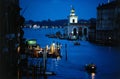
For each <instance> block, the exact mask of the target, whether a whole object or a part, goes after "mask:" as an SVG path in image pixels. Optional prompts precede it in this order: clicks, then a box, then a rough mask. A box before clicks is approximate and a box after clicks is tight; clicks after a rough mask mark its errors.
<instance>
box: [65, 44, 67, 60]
mask: <svg viewBox="0 0 120 79" xmlns="http://www.w3.org/2000/svg"><path fill="white" fill-rule="evenodd" d="M65 54H66V56H65V59H66V61H67V44H65Z"/></svg>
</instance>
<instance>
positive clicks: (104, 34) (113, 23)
mask: <svg viewBox="0 0 120 79" xmlns="http://www.w3.org/2000/svg"><path fill="white" fill-rule="evenodd" d="M119 39H120V1H119V0H114V1H111V2H108V3H106V4H101V5H99V6H98V7H97V28H96V41H97V42H99V43H103V44H118V42H120V41H119Z"/></svg>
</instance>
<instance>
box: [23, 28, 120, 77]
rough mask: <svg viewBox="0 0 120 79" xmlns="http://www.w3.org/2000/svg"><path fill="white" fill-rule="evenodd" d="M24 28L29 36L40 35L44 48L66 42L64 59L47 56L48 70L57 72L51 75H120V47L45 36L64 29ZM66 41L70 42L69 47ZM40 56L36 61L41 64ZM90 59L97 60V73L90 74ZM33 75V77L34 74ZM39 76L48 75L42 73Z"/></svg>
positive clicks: (32, 37) (40, 41) (25, 34)
mask: <svg viewBox="0 0 120 79" xmlns="http://www.w3.org/2000/svg"><path fill="white" fill-rule="evenodd" d="M23 30H24V38H26V40H29V39H36V40H37V43H38V44H39V45H40V46H41V47H43V48H45V47H46V45H50V44H51V43H53V42H59V43H60V44H61V45H62V48H61V54H62V58H61V59H59V60H58V59H55V58H54V59H53V58H48V59H47V70H46V71H48V72H54V73H55V74H56V75H52V76H48V77H47V79H120V50H119V47H111V46H100V45H96V44H93V43H90V42H88V41H82V40H79V42H80V45H79V46H75V45H74V41H68V40H60V39H57V38H48V37H46V36H45V34H52V33H56V32H57V31H61V32H62V31H63V29H55V28H54V29H51V28H49V29H45V28H41V29H31V28H24V29H23ZM65 45H67V46H66V47H65ZM66 54H67V55H66ZM30 60H31V59H29V61H30ZM37 60H40V59H39V58H38V59H34V60H33V62H34V64H37ZM89 63H94V64H96V66H97V72H96V73H95V74H92V75H89V74H88V73H87V72H86V71H85V70H84V66H85V65H86V64H89ZM30 78H31V79H32V77H30ZM23 79H26V77H23ZM37 79H44V78H42V77H40V76H38V77H37Z"/></svg>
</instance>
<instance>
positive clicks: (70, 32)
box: [65, 7, 88, 40]
mask: <svg viewBox="0 0 120 79" xmlns="http://www.w3.org/2000/svg"><path fill="white" fill-rule="evenodd" d="M85 32H86V33H85ZM83 34H86V37H88V27H87V26H83V25H80V24H79V23H78V16H77V15H76V14H75V9H74V8H73V7H71V11H70V15H69V16H68V25H67V26H65V35H66V37H67V38H68V39H70V40H76V39H79V38H80V36H83Z"/></svg>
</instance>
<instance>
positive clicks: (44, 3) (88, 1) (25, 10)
mask: <svg viewBox="0 0 120 79" xmlns="http://www.w3.org/2000/svg"><path fill="white" fill-rule="evenodd" d="M107 1H108V0H20V7H21V8H22V10H21V15H23V16H24V17H25V20H34V21H42V20H48V19H51V20H58V19H67V16H69V14H70V10H71V7H70V6H71V5H73V7H74V8H75V12H76V15H78V17H79V19H86V20H87V19H90V18H91V17H93V18H96V12H97V11H96V7H97V6H98V5H99V3H100V4H101V3H107Z"/></svg>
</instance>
